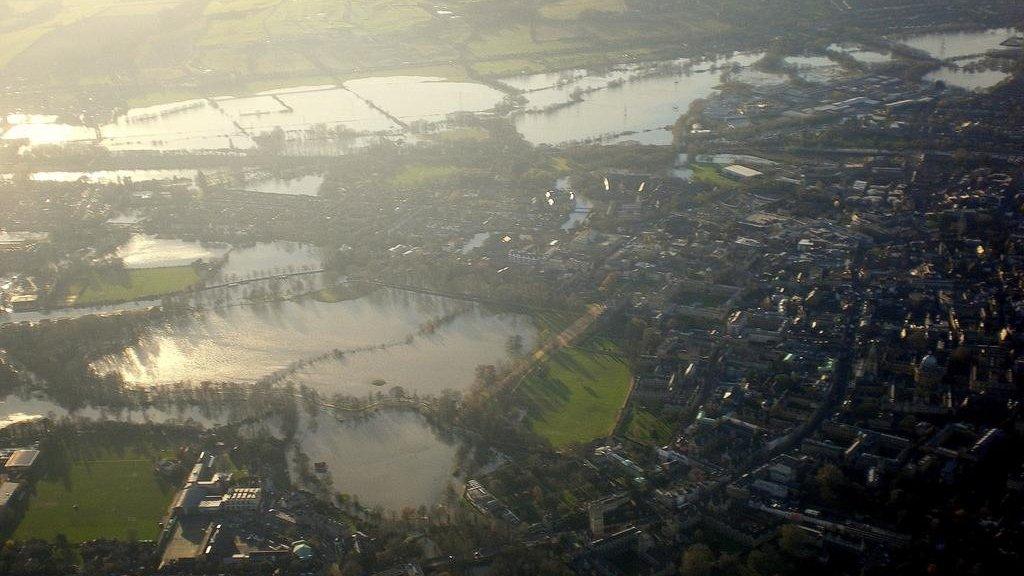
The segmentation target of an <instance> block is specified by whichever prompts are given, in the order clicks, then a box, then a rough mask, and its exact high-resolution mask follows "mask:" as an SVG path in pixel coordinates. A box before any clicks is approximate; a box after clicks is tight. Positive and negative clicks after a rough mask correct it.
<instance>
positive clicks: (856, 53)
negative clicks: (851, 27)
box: [828, 44, 892, 64]
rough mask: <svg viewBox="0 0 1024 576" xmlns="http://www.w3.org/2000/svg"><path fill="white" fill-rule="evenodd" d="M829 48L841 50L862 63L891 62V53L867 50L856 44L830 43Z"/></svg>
mask: <svg viewBox="0 0 1024 576" xmlns="http://www.w3.org/2000/svg"><path fill="white" fill-rule="evenodd" d="M828 49H829V50H834V51H836V52H842V53H843V54H848V55H850V56H852V57H853V59H854V60H856V61H858V62H862V63H864V64H885V63H886V62H892V54H889V53H883V52H878V51H875V50H869V49H867V48H864V47H862V46H859V45H856V44H830V45H829V47H828Z"/></svg>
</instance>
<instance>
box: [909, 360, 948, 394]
mask: <svg viewBox="0 0 1024 576" xmlns="http://www.w3.org/2000/svg"><path fill="white" fill-rule="evenodd" d="M945 375H946V368H945V367H944V366H942V364H939V359H938V358H936V357H935V356H934V355H932V354H928V355H926V356H925V357H924V358H922V359H921V362H920V363H919V364H918V365H917V366H916V367H915V368H914V383H915V384H916V385H917V387H916V391H915V396H916V397H917V398H916V400H917V401H918V402H924V403H930V402H932V400H933V399H934V397H935V395H936V393H937V392H938V387H939V384H941V383H942V378H943V377H945Z"/></svg>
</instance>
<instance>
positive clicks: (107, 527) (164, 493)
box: [13, 449, 174, 542]
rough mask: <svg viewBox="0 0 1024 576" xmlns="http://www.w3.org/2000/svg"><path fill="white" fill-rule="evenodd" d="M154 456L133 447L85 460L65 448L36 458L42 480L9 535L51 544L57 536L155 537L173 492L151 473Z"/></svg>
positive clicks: (78, 539) (84, 538)
mask: <svg viewBox="0 0 1024 576" xmlns="http://www.w3.org/2000/svg"><path fill="white" fill-rule="evenodd" d="M157 458H158V456H157V454H156V453H154V452H149V451H146V450H139V449H132V450H125V451H118V452H114V451H111V450H100V451H96V452H94V453H91V454H89V455H88V456H83V455H81V452H80V451H78V450H68V451H67V452H66V453H64V454H60V455H55V454H51V455H49V457H48V460H49V462H48V463H46V462H45V460H47V458H41V460H44V464H43V466H44V468H45V471H44V474H43V477H42V478H41V479H40V480H39V481H38V482H36V484H35V487H34V494H32V496H31V497H30V499H29V502H28V508H27V511H26V513H25V516H24V518H22V520H21V523H20V524H18V527H17V529H16V530H15V532H14V536H13V537H14V538H15V539H18V540H25V539H29V538H41V539H44V540H53V539H54V538H55V537H56V536H57V535H58V534H63V535H64V536H66V537H67V538H68V540H69V541H70V542H84V541H87V540H91V539H94V538H119V539H132V538H135V539H139V540H147V539H153V538H155V537H156V536H157V535H158V534H159V532H160V529H159V527H158V525H157V523H158V522H159V521H160V519H161V518H162V517H163V514H164V512H165V511H166V510H167V506H168V505H169V504H170V502H171V498H172V497H173V495H174V488H173V487H172V486H170V485H169V484H167V483H164V482H162V481H161V480H160V479H159V478H158V477H157V476H156V474H155V473H154V472H153V463H154V462H155V461H156V459H157Z"/></svg>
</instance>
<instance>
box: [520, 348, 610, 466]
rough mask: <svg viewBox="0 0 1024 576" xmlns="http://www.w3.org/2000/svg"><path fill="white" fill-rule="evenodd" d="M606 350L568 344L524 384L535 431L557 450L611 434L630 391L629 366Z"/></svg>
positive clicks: (524, 391) (523, 389)
mask: <svg viewBox="0 0 1024 576" xmlns="http://www.w3.org/2000/svg"><path fill="white" fill-rule="evenodd" d="M603 347H604V348H605V349H607V350H608V352H609V353H601V352H597V351H588V350H583V349H579V348H566V349H563V350H561V351H559V352H557V353H555V354H553V355H552V356H551V357H550V358H549V359H548V360H547V361H546V362H545V364H544V365H543V366H542V367H541V369H540V370H538V371H536V372H534V373H533V374H532V375H530V376H529V377H527V379H526V381H525V382H523V387H522V389H521V390H522V392H523V394H524V396H525V398H526V400H527V402H528V404H529V409H530V417H531V421H532V426H533V430H534V432H536V433H537V434H539V435H540V436H542V437H544V438H545V439H547V440H548V442H550V443H551V445H552V446H554V447H555V448H564V447H566V446H569V445H571V444H583V443H587V442H590V441H592V440H595V439H597V438H601V437H603V436H606V435H608V434H610V433H611V432H612V430H613V429H614V427H615V423H616V420H617V419H618V414H619V410H620V409H621V408H622V406H623V404H624V403H625V401H626V396H627V394H628V392H629V379H630V374H629V367H628V366H627V365H626V362H625V360H623V359H622V358H620V357H618V356H615V355H613V354H614V353H615V352H617V351H618V349H617V348H615V347H614V345H612V344H610V343H606V345H605V346H603Z"/></svg>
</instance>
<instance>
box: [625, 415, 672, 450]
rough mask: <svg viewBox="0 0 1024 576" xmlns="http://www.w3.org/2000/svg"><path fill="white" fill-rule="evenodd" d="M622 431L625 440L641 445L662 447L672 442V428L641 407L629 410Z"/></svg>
mask: <svg viewBox="0 0 1024 576" xmlns="http://www.w3.org/2000/svg"><path fill="white" fill-rule="evenodd" d="M622 430H623V434H624V435H625V436H626V438H629V439H630V440H633V441H634V442H639V443H641V444H652V445H662V444H665V443H666V442H668V441H670V440H672V428H671V427H670V426H669V425H668V424H667V423H665V422H664V421H663V420H661V419H660V418H658V417H657V416H655V415H654V414H652V413H651V412H650V411H648V410H647V409H645V408H643V407H642V406H634V407H632V408H630V410H629V414H628V415H627V416H626V418H625V421H624V422H623V427H622Z"/></svg>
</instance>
